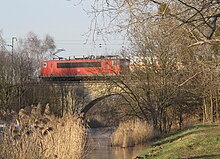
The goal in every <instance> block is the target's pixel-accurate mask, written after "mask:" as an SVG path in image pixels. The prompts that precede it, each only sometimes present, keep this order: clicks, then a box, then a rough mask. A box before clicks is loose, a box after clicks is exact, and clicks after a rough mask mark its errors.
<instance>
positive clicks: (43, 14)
mask: <svg viewBox="0 0 220 159" xmlns="http://www.w3.org/2000/svg"><path fill="white" fill-rule="evenodd" d="M78 1H79V0H72V1H66V0H1V7H0V19H1V25H0V29H1V30H2V31H3V37H4V38H5V39H6V41H7V42H8V43H11V37H13V36H15V37H17V38H24V37H25V36H26V35H27V33H28V32H30V31H33V32H34V33H36V34H37V35H38V36H39V37H41V38H42V37H44V36H45V35H46V34H49V35H50V36H52V37H53V38H54V39H55V42H56V46H57V48H64V49H66V52H63V53H62V54H63V56H74V55H75V56H82V55H91V54H114V53H115V52H119V51H120V48H121V41H120V39H113V40H111V42H110V43H107V44H106V45H102V47H101V48H100V47H99V45H98V44H99V43H102V44H104V43H103V42H101V41H97V42H96V44H97V45H92V42H91V41H90V42H88V43H87V44H84V42H85V41H86V37H85V36H83V35H84V34H85V33H86V32H87V31H88V29H89V26H90V19H91V18H89V16H88V15H87V14H86V12H85V11H83V8H84V9H89V8H90V6H91V4H89V2H92V1H91V0H85V1H84V2H83V3H82V4H79V5H75V4H77V2H78ZM9 49H10V48H9ZM113 52H114V53H113Z"/></svg>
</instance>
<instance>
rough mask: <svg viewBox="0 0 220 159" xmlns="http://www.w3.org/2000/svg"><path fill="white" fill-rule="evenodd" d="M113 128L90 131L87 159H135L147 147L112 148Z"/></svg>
mask: <svg viewBox="0 0 220 159" xmlns="http://www.w3.org/2000/svg"><path fill="white" fill-rule="evenodd" d="M112 133H113V129H112V128H97V129H90V130H88V144H87V146H88V147H87V152H88V156H87V157H86V159H133V158H135V157H136V156H137V155H139V154H140V153H141V152H142V151H143V150H144V149H146V148H147V145H138V146H135V147H130V148H120V147H111V146H110V136H111V134H112Z"/></svg>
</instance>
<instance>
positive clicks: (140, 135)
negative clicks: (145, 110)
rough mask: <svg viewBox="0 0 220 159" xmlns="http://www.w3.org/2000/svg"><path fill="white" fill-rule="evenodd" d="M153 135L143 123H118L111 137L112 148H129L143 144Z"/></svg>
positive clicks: (137, 121)
mask: <svg viewBox="0 0 220 159" xmlns="http://www.w3.org/2000/svg"><path fill="white" fill-rule="evenodd" d="M152 135H153V128H152V127H151V126H150V125H149V124H148V123H147V122H144V121H141V120H132V121H127V122H123V123H120V124H119V126H118V128H117V129H116V130H115V132H114V133H113V135H112V138H111V144H112V145H113V146H121V147H130V146H134V145H137V144H140V143H143V142H145V141H146V140H147V139H149V138H150V137H151V136H152Z"/></svg>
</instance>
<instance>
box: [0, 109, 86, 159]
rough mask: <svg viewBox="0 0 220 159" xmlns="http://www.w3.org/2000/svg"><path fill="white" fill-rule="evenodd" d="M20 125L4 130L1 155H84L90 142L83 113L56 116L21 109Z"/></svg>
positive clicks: (74, 158) (40, 158) (6, 158)
mask: <svg viewBox="0 0 220 159" xmlns="http://www.w3.org/2000/svg"><path fill="white" fill-rule="evenodd" d="M19 121H20V122H19V124H20V125H19V128H16V129H15V127H10V128H6V129H5V130H4V133H3V134H2V137H1V144H0V150H1V151H0V158H1V159H54V158H58V159H82V158H83V156H85V154H84V148H85V144H86V133H85V127H84V126H83V124H82V119H81V118H80V117H79V116H75V117H73V116H71V115H66V116H64V117H63V118H56V117H54V116H49V115H43V116H42V115H40V113H39V110H37V108H35V109H32V111H31V115H28V114H27V113H26V112H25V111H24V110H21V111H20V112H19Z"/></svg>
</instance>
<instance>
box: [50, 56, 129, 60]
mask: <svg viewBox="0 0 220 159" xmlns="http://www.w3.org/2000/svg"><path fill="white" fill-rule="evenodd" d="M102 59H106V60H111V59H126V58H124V57H122V56H120V55H108V56H102V55H101V56H94V55H90V56H83V57H75V56H73V58H70V57H69V58H63V57H59V58H53V60H47V61H69V60H102Z"/></svg>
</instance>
